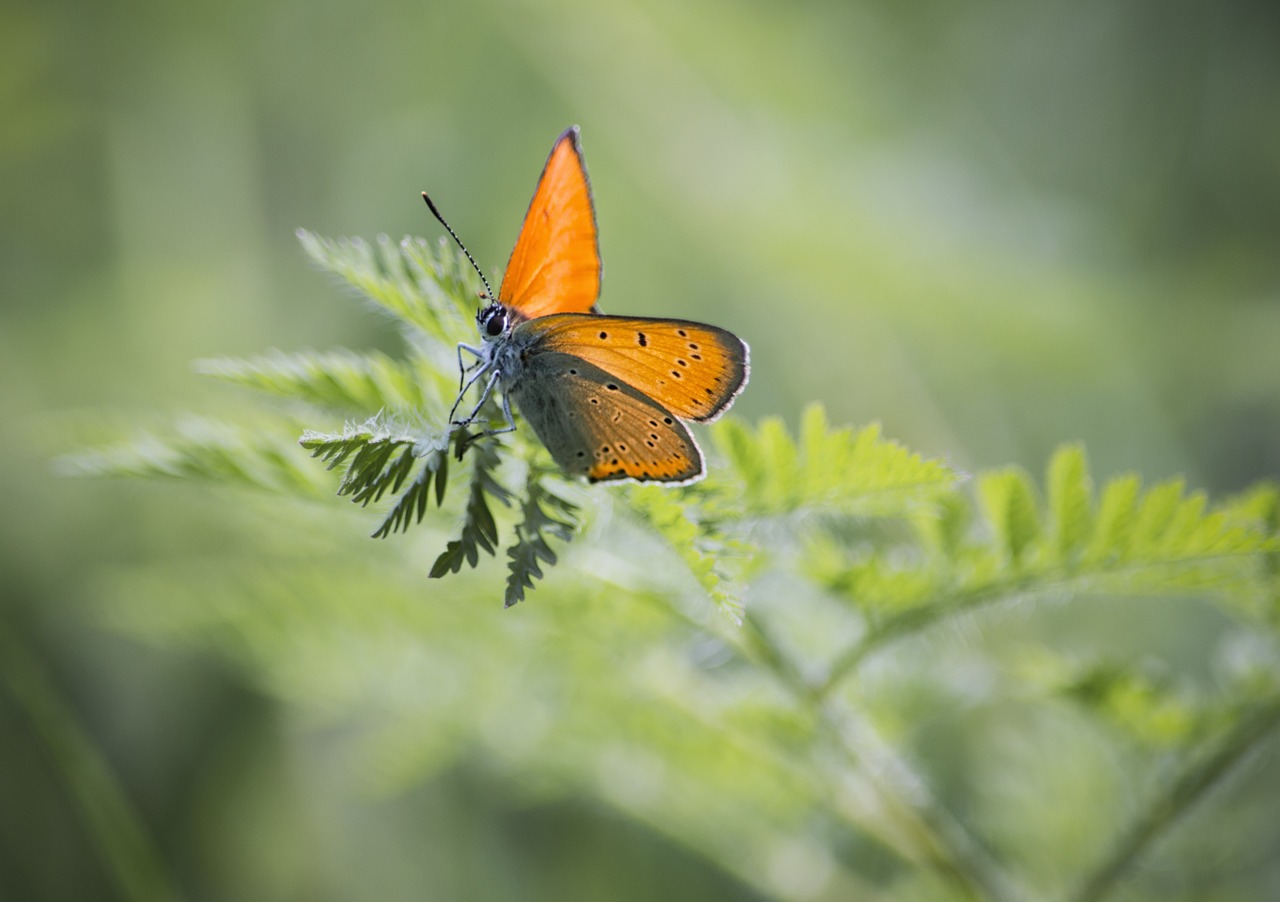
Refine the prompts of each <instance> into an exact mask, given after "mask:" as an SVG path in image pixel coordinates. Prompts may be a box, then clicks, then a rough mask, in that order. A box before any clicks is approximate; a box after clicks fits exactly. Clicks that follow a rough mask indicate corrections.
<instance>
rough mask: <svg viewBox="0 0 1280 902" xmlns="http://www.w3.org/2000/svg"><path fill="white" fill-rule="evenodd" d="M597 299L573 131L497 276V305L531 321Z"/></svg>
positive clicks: (590, 223) (586, 191)
mask: <svg viewBox="0 0 1280 902" xmlns="http://www.w3.org/2000/svg"><path fill="white" fill-rule="evenodd" d="M599 296H600V250H599V247H598V246H597V243H596V214H595V210H594V209H593V207H592V204H591V185H590V184H589V183H588V182H587V170H586V167H585V166H584V165H583V163H582V150H581V148H580V147H579V145H578V129H577V127H576V126H575V127H573V128H570V129H568V130H567V131H566V132H565V133H564V134H562V135H561V136H560V138H559V139H558V140H557V141H556V144H555V147H553V148H552V150H551V156H550V157H548V158H547V165H546V166H545V167H544V168H543V170H542V177H541V178H539V179H538V188H537V190H536V191H535V192H534V194H533V200H532V201H531V202H530V203H529V212H527V213H526V214H525V217H524V225H523V226H522V227H521V229H520V237H519V238H518V239H517V240H516V246H515V249H514V250H512V251H511V259H510V260H509V261H508V262H507V270H506V272H505V273H504V274H503V276H502V288H501V289H499V291H498V300H500V301H501V302H502V303H503V304H505V305H506V306H508V307H511V308H513V309H515V310H516V311H518V312H519V313H520V314H521V316H523V317H525V318H527V319H533V318H535V317H539V316H546V315H547V314H548V313H568V312H574V313H586V312H587V311H588V310H590V309H591V308H592V307H593V306H594V304H595V302H596V298H598V297H599Z"/></svg>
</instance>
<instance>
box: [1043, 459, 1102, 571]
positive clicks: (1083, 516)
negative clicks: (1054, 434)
mask: <svg viewBox="0 0 1280 902" xmlns="http://www.w3.org/2000/svg"><path fill="white" fill-rule="evenodd" d="M1046 495H1047V496H1048V515H1049V523H1050V524H1051V528H1052V531H1053V537H1054V543H1053V548H1054V551H1055V552H1056V556H1057V558H1058V560H1060V561H1062V562H1064V563H1066V562H1070V561H1071V560H1073V559H1074V558H1075V556H1076V555H1077V554H1078V553H1080V552H1081V550H1082V549H1083V548H1084V545H1085V540H1086V538H1087V537H1088V535H1089V534H1090V533H1091V532H1092V531H1093V510H1092V507H1093V500H1092V495H1093V484H1092V482H1091V480H1090V479H1089V469H1088V463H1087V462H1086V460H1085V454H1084V448H1083V447H1082V446H1080V445H1064V446H1063V447H1061V448H1059V449H1058V450H1057V451H1056V452H1054V455H1053V457H1052V458H1051V459H1050V461H1049V475H1048V480H1047V484H1046Z"/></svg>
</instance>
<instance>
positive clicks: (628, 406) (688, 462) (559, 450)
mask: <svg viewBox="0 0 1280 902" xmlns="http://www.w3.org/2000/svg"><path fill="white" fill-rule="evenodd" d="M508 391H509V392H510V394H511V397H512V399H513V400H514V401H515V402H516V405H517V406H518V407H519V408H520V412H521V413H522V414H524V417H525V419H526V420H528V421H529V425H530V426H532V427H533V431H534V432H536V433H537V434H538V438H540V439H541V440H542V443H543V444H544V445H546V446H547V450H548V451H550V452H551V456H552V458H554V459H555V462H556V463H557V464H559V465H560V467H561V468H562V469H563V470H564V471H565V472H566V473H569V474H570V475H574V476H586V477H587V479H588V480H590V481H591V482H604V481H608V480H614V479H635V480H637V481H640V482H648V481H654V482H689V481H692V480H694V479H697V478H698V477H699V476H701V475H702V453H701V452H700V451H699V450H698V445H697V443H696V442H695V441H694V440H693V436H691V435H690V434H689V430H688V429H686V428H685V427H684V424H683V423H681V422H680V420H678V419H677V418H676V417H675V416H673V415H672V413H671V412H670V411H668V410H666V409H664V408H663V407H662V405H660V404H658V403H657V402H656V401H654V400H653V399H652V398H649V397H647V396H646V395H645V394H644V393H643V392H640V391H638V390H637V389H635V388H634V387H632V386H629V385H627V384H626V383H625V382H623V381H622V380H621V379H617V378H615V377H614V376H611V375H610V374H609V373H607V372H605V371H604V370H602V369H600V368H599V367H597V366H594V365H592V364H591V363H589V362H587V361H584V360H581V359H580V358H578V357H575V356H573V355H572V354H564V353H560V352H557V351H548V352H543V353H537V354H533V355H531V356H530V357H528V358H527V359H526V361H525V366H524V368H523V370H522V372H521V375H520V378H519V379H518V380H517V381H516V382H515V383H513V384H512V385H510V386H509V388H508Z"/></svg>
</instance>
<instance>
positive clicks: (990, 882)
mask: <svg viewBox="0 0 1280 902" xmlns="http://www.w3.org/2000/svg"><path fill="white" fill-rule="evenodd" d="M742 634H743V635H742V638H743V641H744V643H745V644H746V645H747V646H748V649H749V650H750V651H751V653H752V656H753V657H754V658H755V659H756V660H758V661H760V662H761V663H762V664H764V665H765V666H766V667H768V669H769V670H771V671H772V672H773V674H774V675H775V677H776V678H777V679H778V681H779V682H780V683H781V684H782V685H783V686H784V687H785V688H786V689H787V690H788V691H790V692H791V693H792V694H793V695H795V696H796V699H797V702H798V703H800V704H803V705H805V706H806V707H808V708H809V709H810V710H811V711H812V712H813V714H814V717H815V720H816V722H817V723H818V724H819V726H820V728H821V730H822V732H823V733H825V734H826V735H827V737H828V738H829V739H830V740H831V741H832V742H833V744H834V745H835V747H836V748H837V749H838V750H839V751H840V753H841V755H842V756H843V757H844V759H845V761H846V762H847V764H848V766H849V767H850V768H851V769H852V770H856V771H858V772H859V773H860V774H861V775H862V776H863V777H864V778H865V779H866V780H867V781H868V782H869V783H870V784H871V785H872V786H873V787H874V788H875V791H876V794H877V795H878V797H879V800H880V802H881V803H882V804H884V806H885V810H886V811H887V812H888V813H889V814H890V815H891V816H892V817H893V819H894V821H895V824H894V826H895V827H896V828H897V829H898V830H900V831H901V834H902V835H904V836H907V837H910V839H911V841H912V843H913V848H911V849H909V850H903V849H902V847H901V843H900V842H894V841H893V837H892V836H886V835H885V832H886V831H884V830H881V831H879V832H878V833H877V837H878V838H879V839H880V840H881V841H885V842H888V844H889V845H890V847H892V848H895V849H897V851H898V852H899V854H902V855H904V857H906V858H907V859H908V860H923V861H924V862H925V863H927V864H928V866H930V867H931V868H932V869H933V870H934V872H935V873H937V874H939V875H940V876H941V877H942V878H943V879H945V880H947V881H948V882H949V883H950V884H951V885H952V887H953V888H954V889H956V890H957V891H958V892H959V893H960V894H961V895H962V896H963V897H964V898H970V899H986V900H992V902H1003V900H1013V899H1020V898H1026V897H1027V894H1026V893H1025V892H1024V891H1022V890H1021V889H1020V888H1018V887H1017V886H1016V884H1015V882H1014V881H1013V879H1012V878H1011V877H1010V876H1009V875H1008V874H1006V873H1004V871H1003V870H1002V869H1001V868H1000V867H999V865H997V864H996V862H994V861H993V860H992V859H991V858H990V857H989V856H988V855H987V854H986V851H985V850H984V849H982V848H981V846H980V845H979V844H978V843H977V842H975V841H974V840H973V838H972V837H971V836H970V835H969V833H968V831H967V830H966V829H965V828H964V826H963V825H962V824H960V823H959V822H958V821H956V820H955V819H954V818H953V817H952V816H951V815H950V814H949V813H947V812H946V811H945V810H944V809H943V808H942V806H941V805H939V804H938V803H937V801H936V800H935V799H934V798H933V797H932V795H931V794H930V793H929V791H928V788H927V786H926V785H925V783H924V781H923V780H921V779H920V778H919V777H918V776H916V775H915V774H914V773H913V772H912V771H911V769H910V767H909V766H908V765H907V764H906V762H905V761H903V760H902V759H901V758H900V757H899V756H897V755H895V754H893V752H892V751H891V750H890V749H888V748H887V747H885V746H884V745H883V744H881V743H878V742H874V741H872V737H871V736H869V735H862V734H865V733H866V730H867V728H866V726H865V725H863V724H857V725H852V724H850V723H848V722H847V718H843V717H841V716H840V715H839V714H838V713H837V712H836V711H835V710H834V709H833V707H832V706H831V704H830V703H829V702H828V701H827V700H826V699H824V698H823V697H821V696H820V695H819V694H816V693H815V691H814V687H813V686H812V685H810V684H809V683H808V682H806V681H805V680H804V678H803V677H802V676H801V674H800V673H799V672H798V671H796V669H795V668H794V667H793V666H792V665H791V663H790V662H789V661H788V660H787V658H786V656H785V655H784V654H782V651H781V649H779V648H778V646H777V644H776V643H775V642H774V641H773V639H772V638H771V637H770V636H769V634H768V632H767V631H766V630H765V629H764V628H763V626H762V625H761V624H760V622H759V621H758V619H756V618H755V617H752V616H750V615H749V614H748V615H747V616H746V617H744V619H743V623H742ZM857 826H858V827H859V829H863V830H865V829H867V827H866V825H865V824H858V825H857Z"/></svg>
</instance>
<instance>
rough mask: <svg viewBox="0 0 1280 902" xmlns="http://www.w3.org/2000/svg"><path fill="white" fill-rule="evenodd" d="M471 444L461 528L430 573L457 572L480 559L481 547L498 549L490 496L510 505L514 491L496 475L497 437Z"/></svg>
mask: <svg viewBox="0 0 1280 902" xmlns="http://www.w3.org/2000/svg"><path fill="white" fill-rule="evenodd" d="M469 447H470V448H471V467H472V469H471V492H470V494H469V495H468V496H467V508H466V511H465V512H464V514H463V521H462V531H461V533H460V534H459V536H458V538H456V539H454V540H453V541H451V542H449V544H448V545H446V546H445V550H444V551H443V552H442V553H441V554H440V556H439V557H438V558H436V561H435V563H434V564H433V565H432V566H431V573H430V576H431V578H432V579H439V578H440V577H442V576H444V575H445V574H446V573H457V572H458V571H459V570H461V569H462V565H463V564H464V563H465V564H466V565H467V566H469V567H474V566H476V564H478V563H479V562H480V551H481V550H482V549H483V550H484V551H486V552H487V553H489V554H494V553H496V548H497V545H498V524H497V521H495V520H494V519H493V512H492V511H490V509H489V501H488V499H489V498H490V497H492V498H494V499H496V500H497V501H498V502H499V503H501V504H503V505H504V506H505V505H509V504H510V503H511V493H510V492H509V491H507V489H505V488H504V487H503V486H502V485H500V484H499V483H498V481H497V480H496V479H495V478H494V476H493V471H494V470H495V469H497V467H498V464H499V463H500V458H499V457H498V452H497V447H498V443H497V442H496V441H480V442H475V443H473V444H472V445H470V446H469Z"/></svg>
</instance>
